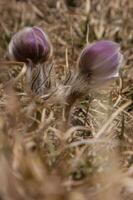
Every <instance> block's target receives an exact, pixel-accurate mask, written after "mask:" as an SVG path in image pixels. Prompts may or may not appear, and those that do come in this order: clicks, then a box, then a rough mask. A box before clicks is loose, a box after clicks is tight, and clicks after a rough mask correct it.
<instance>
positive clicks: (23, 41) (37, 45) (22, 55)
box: [9, 27, 51, 64]
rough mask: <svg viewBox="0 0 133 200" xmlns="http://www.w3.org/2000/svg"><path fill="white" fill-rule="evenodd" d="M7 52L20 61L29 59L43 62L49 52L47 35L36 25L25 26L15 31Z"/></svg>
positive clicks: (49, 45) (34, 61) (35, 62)
mask: <svg viewBox="0 0 133 200" xmlns="http://www.w3.org/2000/svg"><path fill="white" fill-rule="evenodd" d="M9 54H10V56H11V57H13V58H14V59H16V60H17V61H20V62H27V61H28V60H29V59H30V60H31V61H32V62H33V63H34V64H37V63H38V62H45V61H46V60H47V59H48V57H49V56H50V54H51V44H50V42H49V39H48V37H47V35H46V34H45V33H44V32H43V31H42V30H41V29H40V28H38V27H26V28H23V29H22V30H20V31H19V32H18V33H16V34H15V35H14V36H13V38H12V39H11V41H10V43H9Z"/></svg>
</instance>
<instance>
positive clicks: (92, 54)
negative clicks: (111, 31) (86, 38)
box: [78, 40, 123, 86]
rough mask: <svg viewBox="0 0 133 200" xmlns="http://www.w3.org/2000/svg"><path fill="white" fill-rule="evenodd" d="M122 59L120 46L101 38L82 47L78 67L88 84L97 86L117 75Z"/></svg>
mask: <svg viewBox="0 0 133 200" xmlns="http://www.w3.org/2000/svg"><path fill="white" fill-rule="evenodd" d="M122 61H123V55H122V54H121V52H120V46H119V45H118V44H117V43H115V42H112V41H109V40H101V41H98V42H96V43H94V44H92V45H90V46H87V47H85V48H84V49H83V51H82V52H81V55H80V57H79V61H78V68H79V72H80V74H81V75H83V76H84V78H86V79H87V80H88V84H90V86H91V85H94V86H99V85H102V84H104V83H105V82H108V81H110V80H112V79H114V78H117V77H118V76H119V69H120V67H121V65H122Z"/></svg>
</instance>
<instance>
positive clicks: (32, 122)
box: [0, 0, 133, 200]
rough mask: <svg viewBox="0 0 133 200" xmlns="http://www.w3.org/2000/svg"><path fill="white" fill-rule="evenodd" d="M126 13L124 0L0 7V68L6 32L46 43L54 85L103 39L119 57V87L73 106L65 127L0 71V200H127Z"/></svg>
mask: <svg viewBox="0 0 133 200" xmlns="http://www.w3.org/2000/svg"><path fill="white" fill-rule="evenodd" d="M72 2H73V4H72ZM132 9H133V2H132V0H111V1H110V0H92V1H91V0H86V1H85V0H84V1H82V0H81V1H80V0H79V1H78V0H77V1H76V0H75V1H71V2H70V1H68V5H66V4H65V1H63V0H42V1H36V0H29V1H28V0H18V1H17V0H16V1H15V0H10V1H9V0H4V1H2V0H0V27H1V28H0V60H1V61H6V60H7V58H6V57H7V56H6V55H7V47H8V43H9V41H10V39H11V37H12V35H13V33H15V32H17V31H18V30H19V29H21V28H22V27H24V26H32V25H37V26H40V27H41V28H43V29H44V30H46V31H47V33H48V35H49V37H50V39H51V42H52V44H53V47H54V56H53V58H52V63H54V68H55V72H54V79H56V80H58V81H61V80H62V81H63V80H64V78H65V76H66V75H67V73H68V72H69V71H70V70H73V68H74V67H76V61H77V59H78V56H79V53H80V51H81V49H82V47H83V46H84V45H85V44H86V43H91V42H93V41H95V40H98V39H101V38H106V39H111V40H114V41H116V42H119V43H120V44H121V46H122V51H123V52H124V55H125V63H124V68H123V69H122V77H121V78H120V80H117V81H116V82H115V83H113V84H112V85H111V86H109V87H107V88H106V89H105V88H104V89H101V90H100V91H90V92H89V93H88V94H87V95H86V97H84V98H83V99H82V100H81V101H80V102H78V103H77V104H76V105H75V106H74V108H73V110H72V113H71V118H70V119H69V120H70V121H71V126H70V127H68V126H65V119H64V112H65V105H63V104H62V103H57V102H55V101H54V98H51V100H49V99H47V100H42V99H41V100H40V98H39V97H33V96H31V94H29V93H28V92H27V89H26V85H25V78H21V79H20V80H17V81H16V82H15V83H13V82H12V81H10V80H13V77H16V76H17V74H18V73H19V71H20V69H21V66H18V65H16V64H11V65H8V64H6V63H5V64H4V63H3V64H2V63H1V64H0V88H1V90H0V199H2V200H24V199H26V200H27V199H28V200H33V199H38V200H42V199H47V200H56V199H57V200H59V199H68V200H85V199H91V200H102V199H103V198H104V199H106V200H112V199H113V200H125V199H129V200H131V199H133V132H132V129H133V125H132V124H133V115H132V114H133V105H132V99H133V93H132V90H133V78H132V75H133V69H132V60H133V54H132V53H133V48H132V46H133V26H132V21H131V20H132V18H133V13H132ZM52 77H53V76H52ZM52 80H53V79H52ZM9 81H10V82H9ZM53 82H54V80H53ZM7 83H10V84H7ZM3 86H4V88H3ZM62 100H63V98H62Z"/></svg>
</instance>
